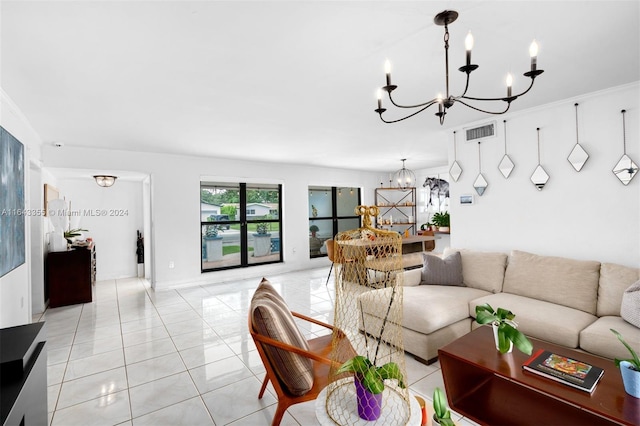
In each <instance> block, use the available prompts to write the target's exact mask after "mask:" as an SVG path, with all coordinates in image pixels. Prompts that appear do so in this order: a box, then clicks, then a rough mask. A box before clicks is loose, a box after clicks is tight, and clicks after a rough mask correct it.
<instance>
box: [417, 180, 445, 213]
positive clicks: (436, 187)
mask: <svg viewBox="0 0 640 426" xmlns="http://www.w3.org/2000/svg"><path fill="white" fill-rule="evenodd" d="M445 177H448V176H447V174H446V173H442V174H435V175H432V176H427V178H426V179H425V181H424V183H423V184H422V187H423V188H425V189H426V190H427V193H426V196H427V197H426V200H425V204H426V206H427V210H428V211H432V212H441V211H448V210H449V181H448V180H446V179H444V178H445Z"/></svg>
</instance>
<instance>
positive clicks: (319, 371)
mask: <svg viewBox="0 0 640 426" xmlns="http://www.w3.org/2000/svg"><path fill="white" fill-rule="evenodd" d="M264 281H265V280H264V279H263V283H264ZM263 283H261V287H262V286H263ZM269 287H271V286H269ZM258 292H260V287H259V288H258V290H257V291H256V294H258ZM274 292H275V290H274ZM275 297H277V298H279V295H277V293H276V296H275ZM271 299H273V298H271ZM261 302H262V301H261V300H257V301H256V296H255V295H254V298H253V299H252V302H251V309H250V311H249V332H250V333H251V337H252V338H253V341H254V343H255V344H256V347H257V349H258V353H259V354H260V358H261V359H262V363H263V364H264V367H265V369H266V375H265V378H264V381H263V382H262V388H261V389H260V393H259V395H258V398H262V396H263V395H264V392H265V390H266V388H267V384H268V383H269V381H271V384H272V385H273V388H274V389H275V391H276V394H277V397H278V407H277V409H276V413H275V415H274V416H273V421H272V422H271V425H272V426H278V425H279V424H280V421H281V420H282V416H283V415H284V413H285V411H287V408H289V407H290V406H291V405H293V404H298V403H301V402H306V401H311V400H314V399H316V398H317V396H318V394H319V393H320V392H321V391H322V389H323V388H324V387H325V386H327V384H328V382H329V370H330V367H331V366H332V365H334V367H336V368H337V367H339V366H340V365H341V364H342V362H344V361H346V360H348V359H350V358H352V357H353V356H355V355H356V352H355V351H354V350H353V347H352V346H351V343H350V342H349V339H348V338H347V337H346V336H345V335H344V333H343V332H342V331H340V330H338V329H336V328H334V327H333V326H332V325H330V324H326V323H324V322H321V321H318V320H316V319H314V318H310V317H308V316H305V315H302V314H299V313H296V312H292V311H289V310H288V308H287V313H288V315H291V317H290V318H284V321H286V322H288V321H293V317H296V318H299V319H302V320H304V321H308V322H310V323H313V324H316V325H320V326H322V327H325V328H327V329H329V330H331V331H332V334H335V335H336V336H337V339H338V340H337V350H334V355H335V354H339V359H340V360H341V362H338V361H337V360H331V359H330V356H331V350H332V334H328V335H326V336H321V337H317V338H314V339H311V340H306V339H304V338H303V339H304V343H303V344H302V345H296V344H291V343H286V340H289V339H288V338H287V337H288V336H283V338H278V336H269V335H268V334H273V333H272V332H271V331H272V330H270V331H269V332H266V333H264V332H261V331H259V330H260V329H261V328H264V327H261V326H260V324H257V322H259V321H261V319H260V318H259V317H260V315H256V314H255V313H254V312H256V309H257V308H258V309H259V308H260V307H261ZM270 302H273V300H267V302H266V303H267V304H269V303H270ZM274 303H277V304H280V303H284V302H283V301H281V299H280V300H276V301H275V302H274ZM262 307H264V306H262ZM280 307H286V305H284V306H280ZM285 315H286V314H285ZM271 321H272V318H269V320H268V321H266V322H267V323H271ZM294 326H295V324H294ZM295 331H297V332H298V333H299V331H298V330H297V327H296V330H295ZM295 331H294V332H295ZM304 346H306V348H305V347H304ZM292 354H295V355H293V356H296V355H297V356H298V358H301V360H302V361H303V363H304V361H306V360H308V361H306V362H309V361H310V362H311V368H310V369H309V370H306V369H305V368H303V369H302V371H300V372H296V371H293V370H295V368H297V367H298V366H296V364H299V362H287V361H283V360H284V359H286V356H292ZM298 361H300V359H298ZM283 362H284V363H285V364H286V365H284V367H285V368H286V369H287V370H288V371H285V374H289V375H291V376H293V377H294V378H299V376H300V375H303V376H304V375H305V374H307V373H309V375H310V378H312V381H311V382H310V383H312V384H311V386H310V387H309V388H308V390H306V392H304V393H301V392H299V391H296V392H295V393H297V394H294V393H292V392H291V389H290V387H291V385H288V384H287V383H286V381H287V380H286V379H287V378H286V377H283V371H282V369H283V365H282V363H283ZM307 366H308V365H307ZM283 379H284V380H283ZM296 385H299V383H296Z"/></svg>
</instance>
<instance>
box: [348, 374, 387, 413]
mask: <svg viewBox="0 0 640 426" xmlns="http://www.w3.org/2000/svg"><path fill="white" fill-rule="evenodd" d="M353 382H354V383H355V384H356V395H357V397H358V415H359V416H360V418H361V419H365V420H377V419H378V418H379V417H380V413H381V411H382V393H379V394H372V393H371V392H369V391H368V390H367V389H366V388H365V387H364V386H362V383H360V380H358V379H355V380H354V381H353Z"/></svg>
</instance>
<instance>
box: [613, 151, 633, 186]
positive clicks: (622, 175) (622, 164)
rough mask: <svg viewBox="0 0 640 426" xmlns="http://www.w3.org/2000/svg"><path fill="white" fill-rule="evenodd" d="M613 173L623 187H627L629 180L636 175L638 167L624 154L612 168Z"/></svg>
mask: <svg viewBox="0 0 640 426" xmlns="http://www.w3.org/2000/svg"><path fill="white" fill-rule="evenodd" d="M613 173H614V174H615V175H616V177H617V178H618V179H620V182H622V183H623V184H624V185H628V184H629V182H631V179H633V178H634V177H635V175H636V174H638V165H637V164H636V163H634V162H633V160H632V159H631V157H629V156H628V155H627V154H624V155H623V156H622V158H620V160H619V161H618V163H617V164H616V166H615V167H614V168H613Z"/></svg>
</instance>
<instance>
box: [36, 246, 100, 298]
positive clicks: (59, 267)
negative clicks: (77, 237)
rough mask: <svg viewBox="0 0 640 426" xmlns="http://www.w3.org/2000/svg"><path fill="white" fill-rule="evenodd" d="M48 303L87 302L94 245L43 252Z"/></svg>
mask: <svg viewBox="0 0 640 426" xmlns="http://www.w3.org/2000/svg"><path fill="white" fill-rule="evenodd" d="M46 272H47V287H48V293H49V307H50V308H57V307H58V306H66V305H74V304H76V303H88V302H91V300H92V296H91V295H92V291H93V285H94V284H95V281H96V249H95V245H93V244H91V245H90V246H89V247H79V248H75V249H71V250H67V251H55V252H50V253H49V254H48V255H47V265H46Z"/></svg>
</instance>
